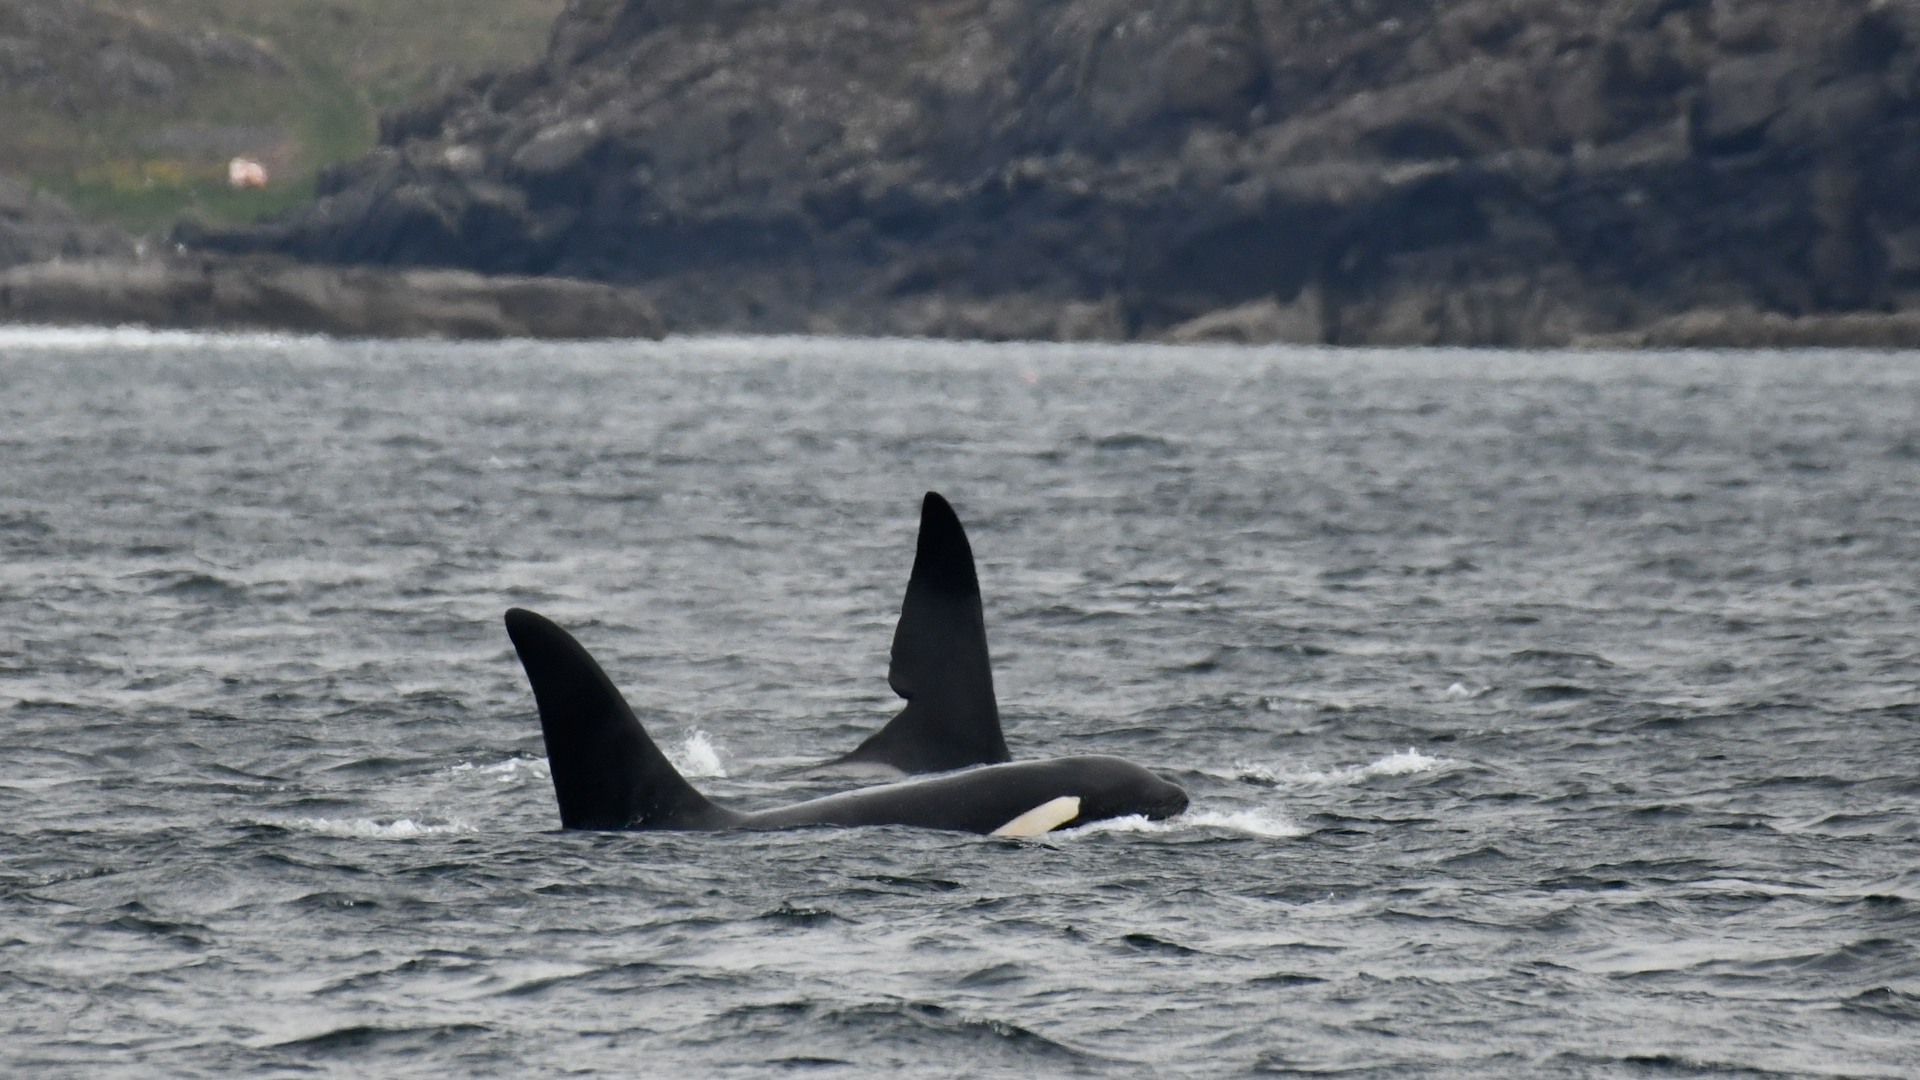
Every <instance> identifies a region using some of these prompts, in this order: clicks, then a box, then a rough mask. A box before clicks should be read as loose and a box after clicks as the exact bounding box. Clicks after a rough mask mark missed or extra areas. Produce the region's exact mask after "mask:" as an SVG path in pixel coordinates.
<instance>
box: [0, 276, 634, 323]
mask: <svg viewBox="0 0 1920 1080" xmlns="http://www.w3.org/2000/svg"><path fill="white" fill-rule="evenodd" d="M0 322H21V323H37V324H44V325H95V326H117V325H123V324H139V325H142V326H154V327H169V328H178V329H188V330H235V329H256V330H280V331H293V332H296V333H311V334H331V335H334V336H337V337H438V338H508V337H534V338H658V337H660V336H662V335H663V334H664V332H665V326H664V324H663V323H662V322H661V320H660V317H659V315H658V313H657V312H655V311H654V309H653V307H652V305H651V304H649V303H648V302H647V301H646V299H645V298H644V297H642V296H640V295H639V294H638V293H636V292H634V291H633V290H631V289H621V288H616V287H613V286H609V285H603V284H597V283H593V282H582V281H568V280H565V279H562V278H552V277H544V278H527V277H510V276H494V277H484V276H482V275H479V274H474V273H470V272H467V271H461V270H387V269H378V268H366V267H349V268H338V267H328V266H314V265H306V264H301V263H295V262H289V261H287V260H282V259H272V258H257V257H256V258H239V259H234V258H209V257H200V258H176V259H147V260H131V259H115V260H82V261H66V262H56V263H36V264H33V265H29V266H16V267H14V268H13V269H11V270H7V271H4V272H0Z"/></svg>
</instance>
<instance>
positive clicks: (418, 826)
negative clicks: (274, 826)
mask: <svg viewBox="0 0 1920 1080" xmlns="http://www.w3.org/2000/svg"><path fill="white" fill-rule="evenodd" d="M280 824H282V825H285V826H287V827H288V828H294V829H304V830H306V831H308V832H315V833H319V834H320V835H322V836H348V837H365V838H367V839H372V840H411V839H414V838H416V837H421V836H443V835H446V834H448V833H468V832H472V831H473V829H472V827H471V826H468V825H464V824H461V823H460V822H457V821H452V822H445V823H441V824H434V823H423V822H419V821H414V820H413V819H412V818H401V819H399V820H398V821H374V820H372V819H371V818H357V819H355V820H352V821H341V820H337V819H334V818H297V819H295V820H293V821H288V822H281V823H280Z"/></svg>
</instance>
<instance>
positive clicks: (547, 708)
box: [507, 608, 734, 829]
mask: <svg viewBox="0 0 1920 1080" xmlns="http://www.w3.org/2000/svg"><path fill="white" fill-rule="evenodd" d="M507 636H508V637H510V638H512V639H513V648H514V651H515V652H518V653H519V654H520V665H521V666H522V667H524V668H526V669H527V681H528V682H529V683H531V684H533V700H534V703H535V704H536V705H538V706H539V708H540V731H541V733H542V734H543V735H545V737H546V741H547V761H548V763H549V764H550V765H551V767H552V771H553V793H554V796H555V797H556V798H557V799H558V800H559V803H560V824H561V826H562V827H563V828H568V829H702V828H717V827H719V826H721V825H723V824H725V823H727V822H728V821H730V820H731V819H732V818H733V816H734V815H733V813H732V811H729V810H725V809H722V808H720V807H718V806H715V805H714V804H713V803H711V802H708V801H707V799H706V797H705V796H704V795H701V794H700V793H699V792H698V791H695V790H694V789H693V785H692V784H689V783H687V781H686V779H685V778H684V777H682V776H681V775H680V773H679V771H678V770H676V769H675V768H674V767H673V764H672V762H669V761H668V760H667V756H666V755H665V754H663V753H661V752H660V748H659V747H658V746H655V745H654V742H653V740H652V739H651V738H649V737H648V736H647V732H646V729H645V728H643V727H641V726H640V720H639V718H637V717H635V716H634V715H633V710H632V709H631V708H629V707H628V706H627V701H626V699H625V698H623V697H621V696H620V691H619V690H618V689H616V688H615V687H614V685H613V680H611V679H609V678H607V673H606V672H605V671H603V670H601V668H600V665H599V664H598V663H597V662H595V660H594V659H593V657H592V656H591V655H589V654H588V653H587V650H586V649H584V648H582V647H581V645H580V643H579V642H578V641H575V640H574V639H573V635H572V634H569V633H567V632H566V631H565V630H562V629H560V628H559V627H558V626H556V625H554V624H553V622H551V621H550V620H548V619H546V618H545V617H543V616H540V615H536V614H534V613H533V612H531V611H526V610H524V609H522V608H514V609H513V610H511V611H509V612H507Z"/></svg>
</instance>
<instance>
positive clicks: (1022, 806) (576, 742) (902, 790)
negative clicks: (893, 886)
mask: <svg viewBox="0 0 1920 1080" xmlns="http://www.w3.org/2000/svg"><path fill="white" fill-rule="evenodd" d="M931 498H937V496H933V497H931ZM943 505H944V500H943ZM949 513H950V511H949ZM955 524H956V525H957V524H958V523H957V522H956V523H955ZM922 550H923V551H924V550H925V547H924V534H923V547H922ZM968 563H969V571H971V559H969V560H968ZM918 568H919V560H916V576H917V574H918ZM969 577H971V573H969ZM977 596H978V590H977V588H976V589H975V597H976V599H975V609H976V610H977V608H978V600H977ZM912 602H913V598H912V593H911V590H910V591H909V597H908V604H909V606H911V605H912ZM506 622H507V636H508V637H510V638H512V639H513V647H514V650H515V651H516V652H517V653H518V654H519V656H520V663H521V666H522V667H524V668H525V669H526V672H527V681H528V682H529V683H531V684H532V686H533V697H534V702H535V703H536V704H537V705H538V707H539V710H540V730H541V732H542V734H543V735H544V736H545V738H546V744H547V760H548V762H549V763H550V765H551V769H552V774H553V789H554V795H555V797H556V798H557V800H558V801H559V804H560V824H561V826H562V827H564V828H568V829H614V830H617V829H686V830H717V829H790V828H797V827H802V826H807V825H842V826H856V825H911V826H916V827H919V828H926V829H949V830H955V831H960V832H971V833H980V834H993V835H1000V836H1034V835H1038V834H1040V833H1044V832H1048V831H1050V830H1052V829H1057V828H1065V827H1069V826H1073V825H1083V824H1086V823H1088V822H1093V821H1102V820H1106V819H1109V818H1117V817H1127V816H1131V815H1141V816H1145V817H1148V818H1152V819H1156V820H1157V819H1161V818H1167V817H1171V816H1173V815H1175V814H1178V813H1180V812H1181V811H1182V810H1185V809H1186V806H1187V793H1186V792H1185V791H1183V790H1181V788H1180V787H1179V786H1178V785H1175V784H1172V783H1169V782H1167V781H1166V780H1163V779H1161V778H1160V777H1158V776H1155V775H1154V774H1153V773H1151V772H1149V771H1147V770H1146V769H1143V768H1141V767H1140V766H1138V765H1135V764H1133V763H1132V762H1128V761H1123V760H1121V759H1120V758H1114V757H1097V756H1086V757H1066V758H1053V759H1050V760H1046V761H1022V762H1017V763H1013V764H988V765H981V766H978V767H975V768H967V769H964V770H962V771H960V772H953V773H949V774H947V775H944V776H935V777H928V778H925V779H921V780H911V781H905V782H901V783H896V784H884V785H880V786H878V787H869V788H862V789H859V790H856V791H849V792H845V793H842V794H839V795H829V796H826V797H825V798H819V799H812V800H809V801H807V802H802V803H796V804H794V805H792V806H785V807H779V808H777V809H773V810H762V811H759V812H756V813H747V812H743V811H739V810H733V809H729V808H727V807H724V806H721V805H719V804H717V803H715V802H713V801H711V800H710V799H708V798H707V797H706V796H704V795H702V794H700V792H698V791H696V790H694V787H693V785H692V784H689V783H688V782H687V781H686V778H685V777H682V776H681V775H680V773H679V771H678V770H676V769H675V768H674V767H673V764H672V763H671V762H669V761H668V760H667V757H666V755H665V754H664V753H662V752H661V751H660V748H659V747H658V746H657V745H655V744H654V741H653V739H652V738H650V737H649V736H648V735H647V732H646V730H645V729H644V728H643V727H641V725H640V721H639V718H637V717H635V716H634V714H633V709H632V708H630V707H629V706H628V705H627V702H626V699H625V698H624V697H622V696H621V694H620V691H619V690H618V689H616V688H615V687H614V685H613V680H611V679H609V678H608V677H607V673H606V672H605V671H604V670H602V669H601V667H600V665H599V663H598V662H596V661H595V660H594V659H593V657H592V656H591V655H590V654H589V653H588V652H587V650H586V649H585V648H584V647H582V646H581V644H580V643H579V642H578V641H576V640H574V638H573V635H571V634H569V633H567V632H566V631H565V630H562V629H561V628H560V627H559V626H556V625H555V624H554V623H553V622H552V621H550V620H548V619H546V618H545V617H543V616H540V615H537V614H535V613H533V612H531V611H526V610H523V609H520V608H515V609H513V610H511V611H508V612H507V616H506ZM902 622H903V623H904V622H906V618H905V617H904V615H903V618H902ZM898 641H899V635H896V657H895V667H896V669H899V668H900V667H901V665H900V661H899V656H898V652H897V649H898ZM982 641H983V642H984V634H983V635H982ZM918 670H919V669H917V668H911V667H910V672H911V673H910V674H909V675H908V678H909V679H911V678H912V677H913V673H917V672H918ZM989 685H990V684H989ZM898 687H899V684H898V683H896V688H898ZM908 688H909V689H912V690H914V692H915V695H918V694H919V693H921V692H922V690H921V687H919V686H915V685H913V684H911V682H910V683H909V687H908ZM914 701H915V697H914V696H909V697H908V707H907V709H906V710H905V711H903V712H902V713H901V716H902V717H905V716H907V715H908V714H909V713H911V712H912V711H913V705H914ZM898 722H899V718H896V720H895V723H896V724H897V723H898ZM893 726H894V725H893V724H889V725H888V728H889V729H891V728H893ZM995 726H996V730H997V727H998V725H997V724H996V725H995ZM901 730H902V731H910V730H911V726H908V727H906V728H902V729H901ZM884 734H886V731H884V730H883V731H882V732H880V733H879V735H884ZM879 735H876V736H875V737H874V739H869V740H867V742H866V743H863V744H862V746H863V747H865V746H867V745H870V744H872V743H873V742H874V741H875V740H876V739H878V738H879ZM910 742H911V739H910V737H909V736H908V735H904V734H903V735H900V736H898V739H897V742H896V745H904V744H908V743H910ZM858 752H859V751H855V753H858ZM1002 753H1004V750H1003V751H1002ZM849 756H851V755H849Z"/></svg>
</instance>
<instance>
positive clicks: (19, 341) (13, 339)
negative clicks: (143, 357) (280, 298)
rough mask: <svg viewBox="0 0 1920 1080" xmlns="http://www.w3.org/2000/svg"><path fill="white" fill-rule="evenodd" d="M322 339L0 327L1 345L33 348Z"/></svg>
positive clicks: (256, 344) (253, 345) (252, 344)
mask: <svg viewBox="0 0 1920 1080" xmlns="http://www.w3.org/2000/svg"><path fill="white" fill-rule="evenodd" d="M321 340H323V339H321V338H318V337H315V336H312V335H302V334H273V333H209V332H206V331H201V330H150V329H147V328H146V327H142V326H41V325H32V324H28V325H21V326H8V327H4V328H0V345H7V346H13V347H17V348H31V349H102V348H118V349H129V348H153V347H168V346H174V347H177V346H182V345H191V346H194V347H196V348H206V347H213V348H235V349H242V348H248V349H257V348H260V347H263V346H268V347H270V346H275V345H287V344H292V343H296V342H300V341H312V342H318V341H321Z"/></svg>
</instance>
